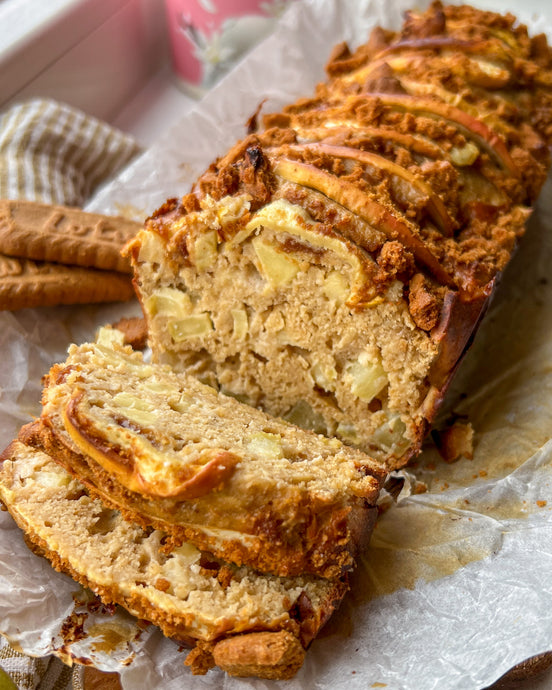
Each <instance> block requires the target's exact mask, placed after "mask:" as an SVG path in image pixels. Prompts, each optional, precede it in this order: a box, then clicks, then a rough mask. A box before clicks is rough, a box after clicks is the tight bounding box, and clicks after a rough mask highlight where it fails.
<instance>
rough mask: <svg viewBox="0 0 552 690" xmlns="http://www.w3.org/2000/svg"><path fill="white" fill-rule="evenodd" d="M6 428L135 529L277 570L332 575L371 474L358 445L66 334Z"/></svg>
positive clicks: (363, 505)
mask: <svg viewBox="0 0 552 690" xmlns="http://www.w3.org/2000/svg"><path fill="white" fill-rule="evenodd" d="M45 380H46V386H45V389H44V393H43V400H42V402H43V409H42V415H41V417H40V419H39V420H38V421H35V422H32V423H31V424H29V425H27V426H26V427H23V429H22V430H21V432H20V435H19V439H20V440H21V441H23V442H24V443H25V444H26V445H29V446H33V447H36V448H37V449H40V450H42V451H44V452H46V453H47V454H48V455H50V456H51V457H53V458H54V459H55V460H56V461H58V462H59V463H61V464H62V465H63V466H64V467H65V468H66V469H67V470H68V471H69V472H70V473H71V474H73V475H74V476H76V477H77V478H78V479H80V480H81V481H82V482H83V483H84V484H86V486H87V487H89V488H90V489H91V491H92V493H93V495H95V496H99V497H100V498H101V500H102V502H103V503H104V504H105V505H107V506H110V507H112V508H117V509H120V510H121V511H122V512H123V514H124V516H125V517H127V518H128V519H130V520H133V521H136V522H138V523H139V524H141V525H142V526H143V527H149V526H150V525H152V526H153V527H155V528H156V529H161V530H163V531H164V532H166V533H167V535H168V536H167V540H166V543H165V549H166V550H167V551H169V550H170V549H173V548H175V546H177V545H180V544H182V543H183V542H190V543H192V544H194V545H195V546H197V547H198V548H200V549H203V550H206V551H210V552H211V553H212V554H214V555H215V556H217V557H218V558H222V559H223V560H225V561H230V562H232V563H236V564H238V565H242V564H246V565H248V566H251V567H254V568H257V569H258V570H260V571H263V572H269V573H274V574H277V575H299V574H304V573H310V574H316V575H319V576H323V577H326V578H333V579H335V578H339V577H341V575H342V574H343V573H344V572H345V571H347V570H350V569H351V568H352V566H353V562H354V557H355V554H356V552H357V550H358V548H359V547H360V546H361V545H362V544H364V543H365V542H366V540H367V538H368V536H369V533H370V531H371V529H372V526H373V522H374V521H375V514H376V511H377V509H376V507H375V504H376V499H377V497H378V493H379V489H380V485H381V483H382V481H383V476H384V475H383V471H382V469H381V467H379V465H378V464H377V463H376V462H375V461H373V460H371V459H370V458H369V457H367V456H366V455H365V454H364V453H362V452H360V451H358V450H356V449H354V448H350V447H347V446H346V445H344V444H342V443H341V442H340V441H339V440H338V439H328V438H326V437H324V436H318V435H316V434H314V433H312V432H306V431H303V430H302V429H298V428H296V427H294V426H292V425H291V424H288V423H286V422H284V421H282V420H277V419H272V418H270V417H268V416H267V415H266V414H264V413H263V412H261V411H259V410H255V409H251V408H249V407H248V406H246V405H244V404H243V403H240V402H239V401H237V400H235V399H234V398H231V397H228V396H224V395H222V394H219V393H218V392H217V391H215V390H214V389H213V388H212V387H210V386H206V385H205V384H202V383H200V382H199V381H197V380H196V379H194V378H193V377H190V376H188V375H186V374H184V373H175V372H174V371H173V370H171V369H170V368H169V367H168V366H166V365H160V364H149V363H146V362H144V360H143V357H142V354H141V353H139V352H134V351H133V350H132V349H131V348H130V347H128V346H122V345H119V344H117V343H116V342H114V341H113V340H112V341H111V342H109V343H108V344H106V340H105V338H103V339H102V337H100V341H99V342H98V343H93V344H84V345H80V346H76V345H72V346H71V347H70V348H69V356H68V358H67V360H66V362H65V363H63V364H57V365H55V366H54V367H53V368H52V369H51V371H50V373H49V375H48V376H47V377H45Z"/></svg>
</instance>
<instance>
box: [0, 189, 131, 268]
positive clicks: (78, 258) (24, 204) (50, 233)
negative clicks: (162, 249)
mask: <svg viewBox="0 0 552 690" xmlns="http://www.w3.org/2000/svg"><path fill="white" fill-rule="evenodd" d="M140 228H141V224H140V223H137V222H135V221H132V220H127V219H126V218H122V217H120V216H104V215H101V214H97V213H88V212H86V211H82V210H80V209H78V208H71V207H67V206H52V205H50V204H41V203H37V202H33V201H9V200H2V201H0V252H2V253H4V254H7V255H10V256H19V257H23V258H26V259H34V260H36V261H54V262H57V263H61V264H69V265H75V266H82V267H85V268H99V269H103V270H109V271H120V272H122V273H129V272H130V265H129V261H128V259H126V258H123V257H122V256H121V255H120V251H121V249H122V247H123V246H124V245H125V244H126V242H128V241H129V240H130V239H132V238H133V237H134V236H135V235H136V233H137V232H138V230H140Z"/></svg>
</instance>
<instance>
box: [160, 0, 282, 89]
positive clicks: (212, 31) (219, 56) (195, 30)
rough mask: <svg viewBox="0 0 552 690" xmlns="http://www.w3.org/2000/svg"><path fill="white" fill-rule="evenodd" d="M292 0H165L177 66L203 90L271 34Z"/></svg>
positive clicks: (185, 81)
mask: <svg viewBox="0 0 552 690" xmlns="http://www.w3.org/2000/svg"><path fill="white" fill-rule="evenodd" d="M290 1H291V0H165V5H166V10H167V19H168V26H169V36H170V46H171V55H172V62H173V68H174V71H175V74H176V76H177V77H178V79H179V82H180V83H181V84H182V85H183V86H184V87H185V88H187V90H189V91H190V92H191V93H193V94H194V95H201V94H202V93H204V92H205V91H206V90H207V89H209V88H210V87H211V86H213V85H214V84H215V83H216V82H217V81H218V80H219V79H220V78H221V77H222V76H223V75H224V74H225V73H226V72H227V71H228V70H229V69H231V68H232V67H233V66H234V65H235V64H236V63H237V62H239V60H240V59H241V58H242V57H243V55H245V53H247V52H248V50H249V49H250V48H252V47H253V46H254V45H255V44H256V43H258V42H259V41H260V40H262V39H263V38H264V37H265V36H267V35H268V34H269V33H270V32H271V31H272V29H273V28H274V24H275V22H276V19H277V18H278V16H280V14H281V13H282V12H283V11H284V10H285V9H286V7H287V5H288V4H289V2H290Z"/></svg>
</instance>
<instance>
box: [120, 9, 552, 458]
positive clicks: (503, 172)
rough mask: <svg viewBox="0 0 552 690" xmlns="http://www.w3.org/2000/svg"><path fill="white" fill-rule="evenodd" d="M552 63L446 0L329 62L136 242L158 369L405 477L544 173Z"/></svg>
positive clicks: (530, 41)
mask: <svg viewBox="0 0 552 690" xmlns="http://www.w3.org/2000/svg"><path fill="white" fill-rule="evenodd" d="M551 66H552V59H551V51H550V49H549V48H548V45H547V43H546V39H545V37H544V36H536V37H534V38H529V37H528V33H527V30H526V28H525V27H524V26H520V25H518V24H516V22H515V19H514V18H513V17H512V16H511V15H505V16H501V15H498V14H494V13H490V12H483V11H479V10H475V9H473V8H469V7H465V6H463V7H452V6H451V7H443V6H442V5H441V4H440V3H439V2H436V3H434V4H433V5H432V6H431V7H430V9H429V10H427V11H426V12H425V13H422V14H417V13H414V12H410V13H407V16H406V20H405V23H404V25H403V27H402V29H401V30H400V31H399V32H397V33H394V32H390V31H385V30H383V29H376V30H374V32H373V34H372V36H371V37H370V40H369V41H368V43H367V44H366V45H363V46H361V47H360V48H359V49H358V50H356V52H351V51H350V50H349V48H348V47H347V46H346V45H345V44H343V45H340V46H337V48H336V49H335V50H334V52H333V54H332V57H331V59H330V61H329V64H328V66H327V72H328V80H327V81H326V82H325V83H322V84H320V85H319V86H318V87H317V89H316V92H315V94H314V95H313V96H312V97H311V98H306V99H302V100H300V101H298V102H297V103H295V104H293V105H290V106H288V107H286V108H284V109H283V111H282V112H278V113H272V114H268V115H265V116H264V120H263V124H262V125H257V120H258V119H259V118H258V117H255V118H252V120H251V121H250V123H249V124H250V131H249V133H248V136H247V137H246V138H245V139H244V140H243V141H241V142H239V143H238V144H236V145H235V146H234V147H233V148H232V149H231V150H230V151H229V152H228V154H227V155H225V156H223V157H221V158H220V159H218V160H217V161H216V162H215V163H213V164H212V165H211V166H210V167H209V169H208V170H207V171H206V172H205V173H204V174H203V175H202V176H201V177H200V178H199V179H198V180H197V182H196V183H195V184H194V186H193V188H192V191H191V192H190V193H189V194H186V195H185V196H184V197H182V198H181V199H171V200H169V201H167V202H166V203H165V204H164V205H163V206H162V207H161V208H160V209H158V210H157V211H156V212H155V213H154V214H153V215H152V217H151V218H149V219H148V220H147V222H146V225H145V228H144V229H143V230H142V231H141V232H140V233H139V234H138V235H137V237H136V238H135V239H134V240H133V241H131V243H130V244H129V245H128V246H127V249H126V251H127V253H128V254H129V255H130V257H131V259H132V263H133V267H134V274H135V285H136V289H137V293H138V295H139V297H140V300H141V303H142V306H143V310H144V314H145V317H146V319H147V325H148V331H149V343H150V346H151V348H152V351H153V356H154V359H155V361H159V362H165V363H168V364H170V365H171V366H172V367H174V368H178V369H181V370H186V371H188V372H190V373H192V374H194V375H195V376H197V377H199V378H200V379H201V380H202V381H204V382H206V383H208V384H210V385H212V386H214V387H215V388H217V389H219V390H220V391H222V392H224V393H226V394H229V395H232V396H234V397H236V398H238V399H239V400H241V401H244V402H247V403H248V404H250V405H252V406H255V407H258V408H260V409H262V410H264V411H266V412H268V413H270V414H271V415H274V416H276V417H281V418H284V419H286V420H288V421H291V422H293V423H295V424H298V425H300V426H302V427H305V428H308V429H312V430H315V431H316V432H318V433H323V434H325V435H327V436H329V437H338V438H340V439H342V440H343V441H345V442H346V443H348V444H352V445H354V446H357V447H359V448H361V449H362V450H364V451H366V452H368V453H370V454H371V455H373V457H374V458H376V459H377V460H378V461H379V462H381V463H383V465H384V466H385V467H387V468H389V469H394V468H398V467H401V466H403V465H404V464H405V463H406V462H408V460H409V459H410V458H411V457H412V456H413V455H414V454H415V453H416V452H418V451H419V449H420V447H421V443H422V439H423V438H424V435H425V433H426V431H427V429H428V426H429V424H430V423H431V422H432V420H433V419H434V417H435V414H436V412H437V409H438V407H439V405H440V403H441V400H442V398H443V394H444V391H445V389H446V387H447V385H448V382H449V380H450V377H451V375H452V373H453V372H454V370H455V368H456V366H457V364H458V362H459V360H460V358H461V356H462V354H463V353H464V352H465V350H466V348H467V346H468V344H469V342H470V338H471V337H472V335H473V333H474V331H475V329H476V326H477V324H478V322H479V319H480V317H481V315H482V314H483V313H484V310H485V307H486V305H487V303H488V300H489V298H490V296H491V294H492V293H493V290H494V288H495V285H496V282H497V278H498V276H499V275H500V273H501V272H502V270H503V269H504V267H505V266H506V264H507V262H508V260H509V259H510V257H511V255H512V253H513V251H514V249H515V247H516V244H517V242H518V239H519V238H520V236H521V235H523V232H524V228H525V223H526V221H527V219H528V217H529V215H530V210H531V209H530V207H531V204H532V203H533V202H534V201H535V199H536V197H537V195H538V193H539V190H540V188H541V186H542V184H543V182H544V180H545V178H546V175H547V169H548V165H549V151H548V146H547V145H548V144H549V143H550V141H551V140H552V90H551V85H552V70H551Z"/></svg>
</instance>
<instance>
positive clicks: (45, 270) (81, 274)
mask: <svg viewBox="0 0 552 690" xmlns="http://www.w3.org/2000/svg"><path fill="white" fill-rule="evenodd" d="M133 295H134V290H133V288H132V282H131V280H130V278H129V277H128V276H126V275H123V274H121V273H117V272H115V271H99V270H96V269H93V268H81V267H79V266H64V265H62V264H54V263H49V262H44V261H31V260H30V259H19V258H16V257H11V256H4V255H3V254H0V310H4V309H9V310H12V311H15V310H16V309H25V308H29V307H53V306H57V305H60V304H92V303H95V302H118V301H126V300H129V299H131V298H132V297H133Z"/></svg>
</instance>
